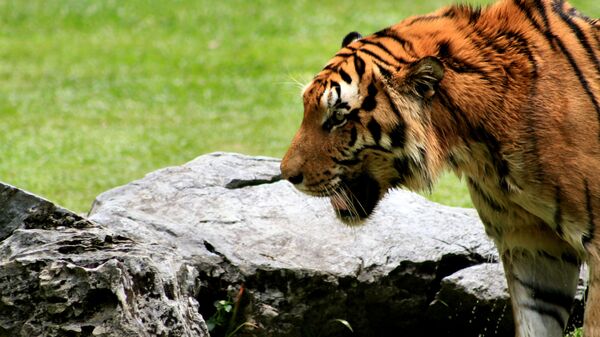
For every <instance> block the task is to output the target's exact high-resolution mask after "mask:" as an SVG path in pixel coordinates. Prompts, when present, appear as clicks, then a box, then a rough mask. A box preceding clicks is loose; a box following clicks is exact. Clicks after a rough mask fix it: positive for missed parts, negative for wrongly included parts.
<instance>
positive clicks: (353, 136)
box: [348, 126, 358, 147]
mask: <svg viewBox="0 0 600 337" xmlns="http://www.w3.org/2000/svg"><path fill="white" fill-rule="evenodd" d="M357 138H358V132H357V131H356V127H355V126H352V129H350V142H349V143H348V146H349V147H353V146H354V144H356V139H357Z"/></svg>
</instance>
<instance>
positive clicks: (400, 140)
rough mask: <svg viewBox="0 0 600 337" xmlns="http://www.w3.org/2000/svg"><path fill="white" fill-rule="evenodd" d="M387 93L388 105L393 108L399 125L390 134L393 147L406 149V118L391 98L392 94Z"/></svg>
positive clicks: (385, 91)
mask: <svg viewBox="0 0 600 337" xmlns="http://www.w3.org/2000/svg"><path fill="white" fill-rule="evenodd" d="M383 92H384V93H385V97H386V98H387V100H388V104H389V105H390V107H391V108H392V111H393V112H394V114H395V115H396V117H398V123H397V124H396V126H394V129H393V130H392V131H391V132H390V140H391V141H392V144H391V145H392V147H400V148H402V147H404V144H405V143H406V123H405V122H404V118H403V117H402V114H401V113H400V111H398V108H397V107H396V104H395V103H394V101H392V98H391V97H390V93H389V92H388V91H387V90H384V91H383Z"/></svg>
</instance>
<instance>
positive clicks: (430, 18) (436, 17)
mask: <svg viewBox="0 0 600 337" xmlns="http://www.w3.org/2000/svg"><path fill="white" fill-rule="evenodd" d="M443 18H444V17H443V16H439V15H426V16H420V17H418V18H414V19H413V20H412V21H411V22H409V23H408V24H407V25H406V26H407V27H408V26H412V25H414V24H415V23H417V22H422V21H433V20H439V19H443Z"/></svg>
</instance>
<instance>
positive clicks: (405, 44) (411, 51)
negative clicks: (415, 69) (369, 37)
mask: <svg viewBox="0 0 600 337" xmlns="http://www.w3.org/2000/svg"><path fill="white" fill-rule="evenodd" d="M374 35H375V36H377V37H379V38H388V39H391V40H392V41H394V42H396V43H397V44H399V45H400V46H402V49H404V51H405V52H406V53H407V54H408V55H410V56H412V57H415V58H417V57H418V56H417V55H416V53H415V48H414V46H413V44H412V42H410V41H408V40H406V39H403V38H401V37H400V36H399V35H398V34H396V32H395V31H394V30H393V29H391V28H386V29H384V30H382V31H379V32H377V33H375V34H374ZM389 54H390V55H392V56H394V54H393V53H391V52H389ZM394 58H395V59H396V60H397V61H398V62H400V63H410V62H409V61H407V60H405V59H403V58H401V57H400V56H396V57H394Z"/></svg>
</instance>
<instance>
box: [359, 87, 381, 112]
mask: <svg viewBox="0 0 600 337" xmlns="http://www.w3.org/2000/svg"><path fill="white" fill-rule="evenodd" d="M367 91H368V94H367V97H365V99H364V100H363V102H362V106H361V109H363V110H365V111H372V110H373V109H375V107H377V100H376V99H375V96H376V95H377V87H376V86H375V83H373V82H371V83H369V86H368V87H367Z"/></svg>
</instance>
